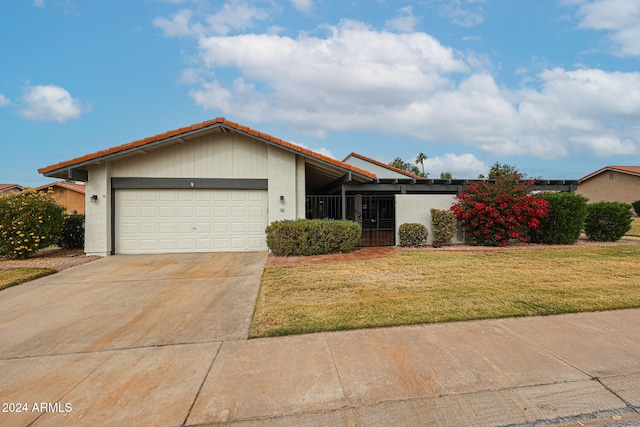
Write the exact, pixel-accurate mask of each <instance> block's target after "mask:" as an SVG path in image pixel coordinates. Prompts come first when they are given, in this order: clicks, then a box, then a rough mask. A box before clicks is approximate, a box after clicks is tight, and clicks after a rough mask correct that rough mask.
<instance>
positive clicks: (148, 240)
mask: <svg viewBox="0 0 640 427" xmlns="http://www.w3.org/2000/svg"><path fill="white" fill-rule="evenodd" d="M115 196H116V197H115V203H116V215H115V251H116V253H119V254H144V253H175V252H226V251H232V252H241V251H265V250H267V243H266V237H265V232H264V229H265V227H266V226H267V221H268V216H267V192H266V191H264V190H116V195H115Z"/></svg>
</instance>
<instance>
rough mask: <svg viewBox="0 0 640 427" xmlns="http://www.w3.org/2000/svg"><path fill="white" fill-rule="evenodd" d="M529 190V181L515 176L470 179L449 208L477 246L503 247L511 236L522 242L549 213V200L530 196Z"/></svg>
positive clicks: (531, 187) (530, 182) (531, 183)
mask: <svg viewBox="0 0 640 427" xmlns="http://www.w3.org/2000/svg"><path fill="white" fill-rule="evenodd" d="M532 189H533V182H532V181H525V182H521V181H519V180H518V179H517V177H516V176H515V175H513V176H510V177H508V178H504V179H498V180H496V181H495V182H486V181H485V182H474V183H472V184H469V185H468V186H467V187H466V188H465V191H464V192H463V193H462V194H460V195H459V196H457V197H456V198H457V199H458V202H457V203H456V204H455V205H453V206H452V207H451V211H453V213H454V214H455V215H456V219H457V220H458V221H461V222H463V223H464V226H465V228H466V229H467V230H469V232H470V233H471V237H472V238H473V241H474V242H475V243H476V244H477V245H481V246H506V245H507V244H508V243H509V240H511V239H518V240H520V241H521V242H524V241H527V240H528V239H529V231H530V230H532V229H535V228H538V226H539V225H540V220H541V219H542V218H544V217H546V216H547V214H548V212H549V210H548V208H547V206H548V205H549V203H548V202H547V201H546V200H542V199H541V198H540V197H538V196H534V195H532V194H531V190H532Z"/></svg>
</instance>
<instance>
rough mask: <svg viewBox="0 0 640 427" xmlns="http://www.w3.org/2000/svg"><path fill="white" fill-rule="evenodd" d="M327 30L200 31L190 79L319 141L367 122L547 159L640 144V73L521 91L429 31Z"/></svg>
mask: <svg viewBox="0 0 640 427" xmlns="http://www.w3.org/2000/svg"><path fill="white" fill-rule="evenodd" d="M196 24H197V22H192V23H191V24H190V25H191V28H193V26H194V25H196ZM324 29H325V30H326V34H323V35H315V36H309V35H299V36H297V37H295V38H294V37H287V36H281V35H278V34H272V33H263V34H255V33H247V34H240V35H234V36H223V35H216V36H207V37H205V36H200V37H197V40H198V49H199V59H200V63H198V64H189V65H190V68H189V69H187V70H186V71H185V73H184V75H183V80H184V81H188V82H191V84H193V85H194V87H193V88H192V89H191V90H190V92H189V94H190V96H191V97H192V98H193V99H194V101H195V102H196V103H197V104H198V105H201V106H202V107H203V108H205V109H212V110H216V111H217V113H216V114H218V113H222V114H223V115H227V116H230V117H234V118H235V119H236V120H238V121H242V120H248V121H251V122H254V123H257V122H261V121H267V120H268V121H270V122H273V121H278V122H282V123H287V124H290V125H291V126H293V127H295V128H297V129H301V130H303V131H304V132H306V133H307V134H309V135H313V136H315V137H318V138H323V137H326V135H327V134H328V132H330V131H361V130H367V131H371V132H382V133H387V134H389V135H393V136H394V138H402V137H409V138H412V139H420V140H425V141H430V142H434V143H447V144H470V145H474V146H476V147H478V148H480V149H482V150H484V151H486V152H488V153H491V154H495V155H499V156H508V155H512V156H515V155H530V156H535V157H538V158H544V159H559V158H563V157H567V156H573V155H581V154H585V153H588V154H595V155H602V156H606V155H611V154H622V155H625V154H627V155H633V154H636V153H639V152H640V128H639V127H638V126H637V120H636V119H637V117H638V116H640V73H623V72H607V71H603V70H598V69H588V68H585V69H577V70H565V69H560V68H557V69H550V70H544V71H543V72H540V73H539V74H538V75H537V76H530V77H528V80H527V81H526V82H525V86H523V87H521V88H519V89H509V88H506V87H503V86H500V85H498V84H497V83H496V81H495V79H494V77H493V76H492V74H491V69H492V66H491V64H490V63H487V61H486V58H483V57H481V56H479V55H476V54H474V53H469V54H466V55H463V54H461V53H459V52H455V51H454V50H453V49H451V48H448V47H446V46H443V45H442V44H441V43H439V42H438V40H436V39H435V38H433V37H432V36H430V35H428V34H426V33H422V32H410V33H396V32H390V31H381V30H376V29H374V28H372V27H370V26H368V25H366V24H364V23H360V22H354V21H346V20H345V21H342V22H340V23H339V24H337V25H335V26H326V27H324ZM222 70H224V72H222ZM229 74H231V77H228V76H229ZM211 76H216V77H215V78H212V77H211ZM448 169H450V168H448ZM440 172H441V171H438V172H437V173H438V174H439V173H440ZM452 172H454V171H453V170H452Z"/></svg>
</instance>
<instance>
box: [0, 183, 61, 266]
mask: <svg viewBox="0 0 640 427" xmlns="http://www.w3.org/2000/svg"><path fill="white" fill-rule="evenodd" d="M63 221H64V208H63V207H62V206H60V205H59V204H58V203H56V201H55V200H54V199H53V198H52V197H51V196H49V195H48V194H44V193H39V192H37V191H35V190H29V191H28V192H26V193H22V194H10V195H5V196H0V255H2V256H9V257H12V258H18V259H27V258H28V257H29V255H30V254H32V253H34V252H35V251H37V250H38V249H41V248H45V247H47V246H50V245H52V244H55V243H56V242H57V240H58V238H59V236H60V230H61V229H62V224H63Z"/></svg>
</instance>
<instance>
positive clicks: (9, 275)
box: [0, 268, 56, 291]
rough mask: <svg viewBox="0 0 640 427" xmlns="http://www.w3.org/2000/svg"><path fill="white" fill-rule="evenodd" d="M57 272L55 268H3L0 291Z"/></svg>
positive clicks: (0, 270) (0, 272)
mask: <svg viewBox="0 0 640 427" xmlns="http://www.w3.org/2000/svg"><path fill="white" fill-rule="evenodd" d="M55 272H56V270H54V269H53V268H1V269H0V291H1V290H3V289H6V288H10V287H11V286H15V285H19V284H20V283H24V282H28V281H29V280H33V279H37V278H38V277H43V276H48V275H49V274H53V273H55Z"/></svg>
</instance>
